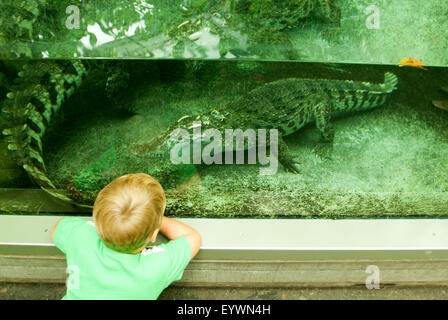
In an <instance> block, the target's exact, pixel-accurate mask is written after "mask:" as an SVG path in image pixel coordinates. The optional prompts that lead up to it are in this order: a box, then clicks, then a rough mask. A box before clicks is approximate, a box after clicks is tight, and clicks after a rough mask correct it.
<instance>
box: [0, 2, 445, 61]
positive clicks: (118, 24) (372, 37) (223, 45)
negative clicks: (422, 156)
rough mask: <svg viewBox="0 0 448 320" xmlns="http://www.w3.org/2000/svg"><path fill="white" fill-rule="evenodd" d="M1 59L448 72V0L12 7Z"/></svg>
mask: <svg viewBox="0 0 448 320" xmlns="http://www.w3.org/2000/svg"><path fill="white" fill-rule="evenodd" d="M0 6H1V10H0V15H1V19H0V28H1V30H2V32H1V33H0V57H2V58H7V59H14V58H17V57H26V58H37V59H40V58H53V59H61V58H65V59H71V58H76V57H78V58H79V57H107V58H125V59H126V58H140V59H162V58H163V59H166V58H177V59H179V58H188V59H190V58H200V59H235V58H239V59H243V58H244V59H258V60H259V59H263V60H282V61H284V60H295V61H297V60H299V61H310V62H337V63H370V64H394V65H395V64H397V63H398V62H399V61H400V59H402V58H405V57H413V58H415V59H418V60H419V61H423V62H424V63H425V64H427V65H432V66H447V65H448V58H447V55H446V50H447V49H448V33H447V30H448V19H446V16H447V12H448V3H447V2H446V1H444V0H432V1H407V0H393V1H392V0H389V1H385V0H381V1H380V0H377V1H370V0H368V1H367V0H361V1H350V0H339V1H338V0H285V1H277V0H213V1H212V0H182V1H179V0H152V1H145V0H139V1H119V0H96V1H80V0H78V1H72V2H71V3H70V5H67V3H66V2H65V1H48V0H26V1H14V0H4V1H2V3H1V4H0Z"/></svg>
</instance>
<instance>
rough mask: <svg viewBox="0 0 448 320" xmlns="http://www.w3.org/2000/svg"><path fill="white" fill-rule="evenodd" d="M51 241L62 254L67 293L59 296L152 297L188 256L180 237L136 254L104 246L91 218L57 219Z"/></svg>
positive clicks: (178, 272)
mask: <svg viewBox="0 0 448 320" xmlns="http://www.w3.org/2000/svg"><path fill="white" fill-rule="evenodd" d="M53 237H54V238H53V239H54V243H55V245H56V247H58V248H59V249H60V250H61V251H62V252H63V253H65V255H66V257H67V272H68V274H69V276H68V279H67V293H66V294H65V296H64V297H63V298H62V299H89V300H90V299H117V300H118V299H157V297H158V296H159V294H160V293H161V292H162V291H163V289H165V288H166V287H168V286H169V285H170V284H171V283H172V282H173V281H176V280H179V279H180V278H182V274H183V272H184V269H185V267H186V266H187V265H188V262H189V261H190V256H191V246H190V243H189V242H188V240H187V239H186V238H185V237H180V238H178V239H176V240H172V241H169V242H168V243H166V244H161V245H159V246H155V247H148V248H146V249H144V250H143V251H142V252H141V253H138V254H128V253H121V252H117V251H114V250H112V249H109V248H108V247H107V246H106V245H105V244H104V242H103V241H102V240H101V239H100V238H99V236H98V233H97V231H96V228H95V225H94V224H93V222H92V221H87V220H84V219H81V218H64V219H62V220H61V221H60V222H59V224H58V226H57V227H56V230H55V232H54V236H53Z"/></svg>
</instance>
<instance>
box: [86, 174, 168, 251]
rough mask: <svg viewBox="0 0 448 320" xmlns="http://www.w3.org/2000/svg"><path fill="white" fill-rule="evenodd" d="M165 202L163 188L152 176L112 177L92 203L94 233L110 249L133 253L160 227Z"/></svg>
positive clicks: (128, 175) (129, 175)
mask: <svg viewBox="0 0 448 320" xmlns="http://www.w3.org/2000/svg"><path fill="white" fill-rule="evenodd" d="M165 205H166V197H165V193H164V191H163V188H162V186H161V185H160V183H159V182H157V180H155V179H154V178H153V177H151V176H149V175H147V174H144V173H136V174H127V175H124V176H122V177H119V178H116V179H115V180H114V181H112V182H111V183H109V184H108V185H107V186H106V187H105V188H104V189H103V190H101V191H100V193H99V194H98V196H97V198H96V200H95V204H94V206H93V219H94V221H95V226H96V229H97V231H98V235H99V236H100V238H101V239H102V240H103V242H104V243H105V244H106V246H108V247H109V248H111V249H113V250H116V251H119V252H126V253H130V252H134V251H136V250H137V249H139V248H141V247H142V246H143V245H144V244H145V243H146V240H147V239H148V237H149V236H150V235H151V234H152V233H153V232H154V231H155V230H156V229H158V228H160V225H161V224H162V217H163V213H164V211H165Z"/></svg>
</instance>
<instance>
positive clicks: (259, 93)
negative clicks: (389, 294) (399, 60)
mask: <svg viewBox="0 0 448 320" xmlns="http://www.w3.org/2000/svg"><path fill="white" fill-rule="evenodd" d="M397 84H398V78H397V76H396V75H394V74H393V73H390V72H386V73H385V74H384V82H383V83H370V82H362V81H351V80H329V79H298V78H288V79H282V80H278V81H274V82H271V83H268V84H265V85H263V86H260V87H257V88H255V89H253V90H252V91H250V92H249V93H248V94H246V95H244V96H243V97H241V98H240V99H237V100H236V101H234V102H233V103H230V104H228V105H226V106H224V107H223V108H219V109H211V110H210V111H207V112H204V113H202V114H187V115H183V116H182V117H181V118H180V119H178V120H177V121H175V122H173V123H172V124H171V125H170V126H169V127H168V128H167V129H166V130H164V131H163V132H162V133H161V134H160V135H158V136H156V137H154V138H153V139H152V140H150V141H149V142H147V143H143V144H138V145H136V146H134V147H133V152H134V154H135V155H137V156H140V157H154V156H158V157H167V156H168V155H169V154H170V150H172V148H173V146H174V145H175V144H176V141H178V139H177V140H176V139H173V137H172V133H173V131H174V130H175V129H178V128H179V129H185V130H188V134H189V135H190V139H189V141H193V140H194V139H195V136H193V131H194V129H195V128H196V129H197V128H198V126H201V132H204V131H205V130H207V129H217V130H218V131H219V132H220V133H221V135H222V136H225V130H226V129H241V130H243V131H245V130H247V129H255V130H257V129H277V130H278V142H277V143H278V144H277V146H278V150H277V158H278V161H279V162H280V163H281V164H282V165H283V167H284V168H285V170H286V171H288V172H292V173H299V172H300V171H299V168H298V166H297V165H298V162H297V161H295V160H294V157H293V156H292V155H291V154H290V153H289V151H288V146H287V144H286V143H285V141H284V139H283V137H285V136H288V135H290V134H292V133H294V132H296V131H298V130H299V129H301V128H303V127H304V126H306V125H307V124H309V123H312V122H315V123H316V126H317V128H318V130H319V131H320V133H321V141H320V144H319V145H318V147H317V148H316V149H315V150H316V151H317V153H318V154H319V155H323V156H325V155H328V152H329V150H330V151H331V146H332V142H333V139H334V129H333V126H332V124H331V118H332V117H335V116H338V115H340V114H345V113H351V112H357V111H364V110H368V109H372V108H375V107H379V106H382V105H383V104H384V103H385V101H386V99H387V97H388V96H389V95H390V94H391V93H392V92H393V91H395V90H396V89H397ZM196 132H197V131H196ZM196 139H197V135H196ZM200 139H201V142H202V148H203V147H205V145H206V144H207V143H205V142H204V141H210V139H204V138H203V137H202V136H201V137H200ZM257 141H259V139H258V140H257ZM265 141H266V146H269V139H268V140H265ZM248 147H249V143H248V141H245V143H244V149H247V148H248ZM236 149H237V148H234V150H236ZM271 154H272V151H271ZM274 155H275V154H274Z"/></svg>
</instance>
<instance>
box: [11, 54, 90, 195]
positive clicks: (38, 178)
mask: <svg viewBox="0 0 448 320" xmlns="http://www.w3.org/2000/svg"><path fill="white" fill-rule="evenodd" d="M85 74H86V69H85V67H84V65H83V64H82V62H80V61H75V62H69V63H61V62H55V61H37V62H36V61H35V62H31V63H29V64H25V65H24V66H23V68H22V71H20V72H19V78H17V79H16V83H15V85H14V86H13V87H12V88H11V92H9V93H8V94H7V99H6V101H5V105H4V107H3V109H2V111H3V112H4V113H5V114H6V116H7V117H8V120H9V123H11V125H12V126H11V127H9V128H6V129H4V130H3V135H5V136H6V139H7V141H8V149H9V150H11V151H12V152H13V154H14V157H15V159H16V161H17V163H18V165H19V166H21V167H23V169H25V171H26V172H27V173H28V175H29V176H30V178H31V179H32V180H33V181H34V182H35V183H36V184H37V185H39V186H40V187H41V188H42V189H43V190H45V191H47V192H48V193H49V194H51V195H52V196H54V197H57V198H59V199H61V200H64V201H69V202H73V201H72V200H71V199H70V198H68V197H67V196H65V195H64V194H62V193H60V192H58V191H57V190H56V187H55V185H54V184H53V182H52V181H51V180H50V178H49V177H48V175H47V170H46V168H45V163H44V159H43V149H42V138H43V136H44V134H45V131H46V128H47V127H48V125H49V124H50V122H51V120H52V117H53V115H54V114H55V113H56V112H58V110H59V109H60V107H61V105H62V104H63V102H64V101H65V99H68V97H70V96H71V95H72V94H73V92H74V91H75V90H76V88H78V87H79V86H80V84H81V82H82V80H83V78H84V77H85Z"/></svg>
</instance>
